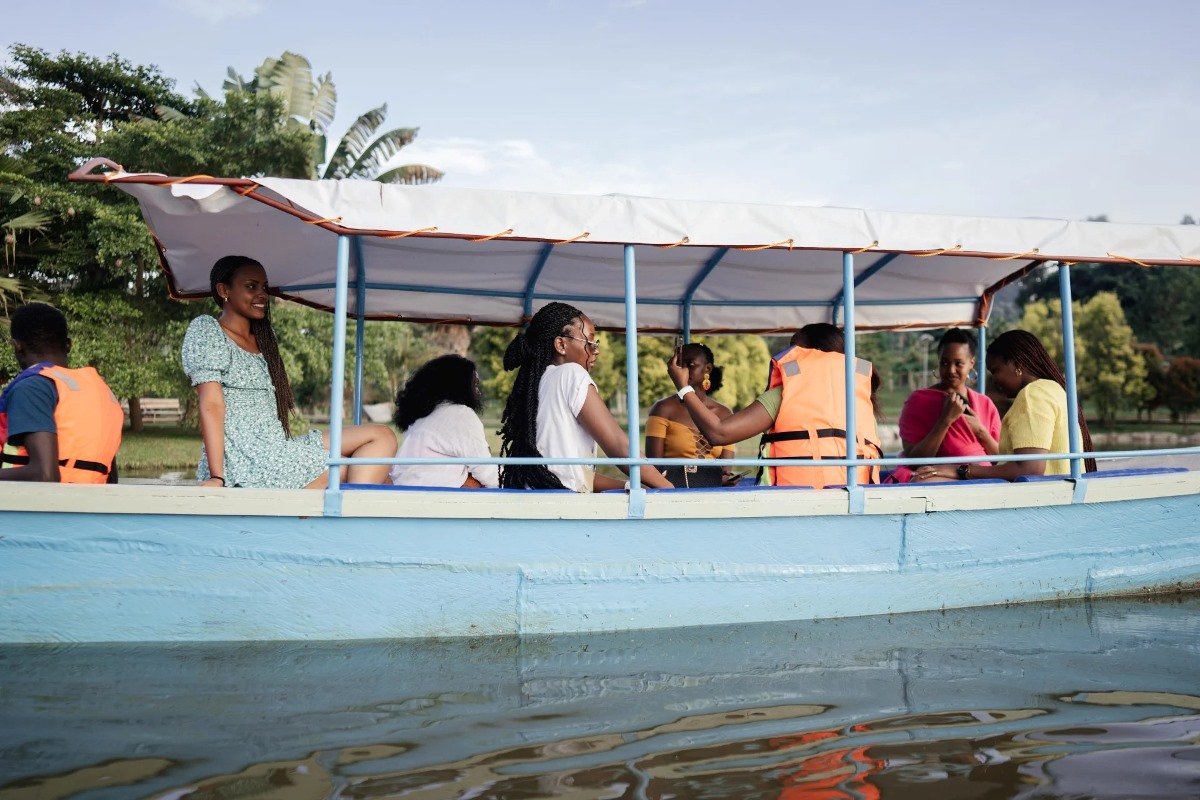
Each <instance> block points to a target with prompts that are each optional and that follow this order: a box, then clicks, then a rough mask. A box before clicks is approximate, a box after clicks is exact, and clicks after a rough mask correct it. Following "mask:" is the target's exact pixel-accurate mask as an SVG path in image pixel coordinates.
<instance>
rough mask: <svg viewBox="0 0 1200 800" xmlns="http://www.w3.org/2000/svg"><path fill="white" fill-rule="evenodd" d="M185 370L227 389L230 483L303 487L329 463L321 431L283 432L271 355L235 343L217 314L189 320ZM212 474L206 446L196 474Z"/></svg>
mask: <svg viewBox="0 0 1200 800" xmlns="http://www.w3.org/2000/svg"><path fill="white" fill-rule="evenodd" d="M183 371H184V372H186V373H187V376H188V378H190V379H191V381H192V385H193V386H198V385H199V384H201V383H210V382H216V383H220V384H221V388H222V389H223V390H224V392H225V474H224V476H223V477H224V478H225V485H226V486H244V487H254V488H268V489H301V488H303V487H305V486H307V485H308V484H310V483H312V481H313V480H314V479H316V478H317V476H319V475H320V474H321V473H322V472H324V471H325V470H326V469H328V458H329V452H328V451H327V450H326V449H325V445H324V443H323V442H322V440H321V432H320V431H310V432H309V433H307V434H305V435H303V436H297V437H296V438H294V439H289V438H287V437H286V436H285V435H284V433H283V426H282V425H280V424H279V417H278V416H276V413H275V386H274V384H272V383H271V375H270V373H269V372H267V362H266V359H264V358H263V357H262V355H261V354H256V353H247V352H246V351H245V350H243V349H242V348H241V347H239V346H238V345H237V344H235V343H234V341H233V340H232V339H230V338H229V337H228V336H226V335H225V331H224V330H222V328H221V324H220V323H219V322H217V320H216V319H214V318H213V317H196V319H194V320H192V323H191V324H190V325H189V326H188V329H187V334H186V335H185V336H184V337H183ZM209 474H210V473H209V471H208V454H207V453H205V452H204V450H203V447H202V448H201V451H200V464H199V466H197V467H196V479H197V480H200V481H204V480H207V479H208V477H209Z"/></svg>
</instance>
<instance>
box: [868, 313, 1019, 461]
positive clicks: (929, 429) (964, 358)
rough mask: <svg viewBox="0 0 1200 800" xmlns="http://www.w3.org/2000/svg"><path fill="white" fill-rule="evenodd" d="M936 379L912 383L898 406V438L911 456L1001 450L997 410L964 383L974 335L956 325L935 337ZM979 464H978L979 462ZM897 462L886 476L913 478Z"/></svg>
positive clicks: (972, 363) (971, 368)
mask: <svg viewBox="0 0 1200 800" xmlns="http://www.w3.org/2000/svg"><path fill="white" fill-rule="evenodd" d="M937 353H938V369H937V374H938V378H939V380H938V382H937V383H935V384H934V385H933V386H929V387H927V388H924V389H917V390H916V391H915V392H913V393H912V394H911V395H909V396H908V399H907V400H906V401H904V410H903V411H901V412H900V441H901V442H902V443H903V445H904V454H905V455H908V456H913V457H914V458H933V457H935V456H944V457H953V456H986V455H992V456H994V455H996V454H997V453H999V452H1000V443H999V442H998V441H997V439H998V438H999V437H1000V412H998V411H997V410H996V406H995V404H994V403H993V402H992V401H991V400H990V399H988V397H987V395H982V394H980V393H979V392H976V391H975V390H973V389H971V388H970V387H969V386H967V383H968V382H970V381H973V380H974V379H973V378H970V377H969V376H970V375H971V374H972V373H974V371H975V337H973V336H971V334H969V333H967V332H966V331H963V330H960V329H958V328H951V329H950V330H948V331H946V332H945V333H944V334H942V338H941V340H940V341H939V342H938V348H937ZM981 466H983V464H981ZM912 475H913V473H912V470H911V469H909V468H908V467H897V468H896V470H895V472H893V473H892V477H891V479H890V480H891V482H893V483H904V482H906V481H910V480H912Z"/></svg>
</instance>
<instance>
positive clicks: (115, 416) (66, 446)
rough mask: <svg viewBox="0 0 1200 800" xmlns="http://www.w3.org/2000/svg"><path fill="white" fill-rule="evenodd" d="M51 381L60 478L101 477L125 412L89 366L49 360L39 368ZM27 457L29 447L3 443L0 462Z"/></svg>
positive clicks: (94, 480) (21, 462)
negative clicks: (54, 392) (62, 364)
mask: <svg viewBox="0 0 1200 800" xmlns="http://www.w3.org/2000/svg"><path fill="white" fill-rule="evenodd" d="M38 374H39V375H41V376H43V377H46V378H49V379H50V380H52V381H54V388H55V389H57V390H58V405H57V406H55V407H54V424H55V426H56V427H57V428H58V465H59V481H60V482H61V483H105V482H106V481H107V480H108V470H109V467H110V466H111V465H112V463H113V458H115V457H116V455H117V450H118V449H119V448H120V447H121V425H122V424H123V423H124V421H125V412H124V411H122V410H121V404H120V403H119V402H118V401H117V398H116V397H115V396H114V395H113V393H112V390H111V389H109V388H108V384H106V383H105V382H104V379H103V378H101V377H100V375H99V373H97V372H96V370H94V369H92V368H91V367H81V368H79V369H67V368H66V367H58V366H48V367H45V368H44V369H42V370H41V372H39V373H38ZM28 463H29V451H28V450H26V449H25V448H24V447H17V446H16V445H13V444H12V443H11V442H6V443H5V444H4V449H3V453H2V454H0V467H16V466H22V465H24V464H28Z"/></svg>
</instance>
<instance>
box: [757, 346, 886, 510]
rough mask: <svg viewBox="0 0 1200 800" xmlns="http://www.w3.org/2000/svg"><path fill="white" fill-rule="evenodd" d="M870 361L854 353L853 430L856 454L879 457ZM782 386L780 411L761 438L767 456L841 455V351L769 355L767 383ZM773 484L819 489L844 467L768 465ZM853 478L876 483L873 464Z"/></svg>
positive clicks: (839, 477)
mask: <svg viewBox="0 0 1200 800" xmlns="http://www.w3.org/2000/svg"><path fill="white" fill-rule="evenodd" d="M872 369H873V367H872V366H871V362H869V361H864V360H862V359H858V363H857V365H856V370H855V376H854V377H855V380H854V387H855V392H854V405H855V418H854V419H855V426H856V428H857V430H856V431H855V433H856V437H857V441H858V446H857V447H856V452H857V455H858V456H859V457H860V458H879V456H880V452H881V450H880V447H879V444H878V442H879V433H878V431H877V430H876V428H875V412H874V409H873V408H872V406H871V370H872ZM776 386H782V387H783V403H782V404H781V405H780V407H779V416H777V417H776V418H775V424H774V426H773V427H772V428H771V430H770V431H768V432H767V434H766V435H765V436H763V441H764V442H767V443H768V444H769V445H770V448H769V451H768V455H769V456H770V457H771V458H803V459H813V460H820V459H821V458H845V457H846V430H845V426H846V357H845V356H844V355H843V354H841V353H827V352H825V351H824V350H812V349H810V348H807V347H791V348H789V349H787V350H785V351H784V352H782V353H780V354H779V355H777V356H775V357H774V358H773V359H771V378H770V381H769V385H768V387H767V388H769V389H773V388H775V387H776ZM770 470H771V484H772V485H774V486H812V487H814V488H817V489H820V488H822V487H824V486H834V485H841V484H845V483H846V468H845V467H818V466H804V467H771V468H770ZM857 475H858V483H860V484H865V483H878V482H879V468H878V467H859V468H858V469H857Z"/></svg>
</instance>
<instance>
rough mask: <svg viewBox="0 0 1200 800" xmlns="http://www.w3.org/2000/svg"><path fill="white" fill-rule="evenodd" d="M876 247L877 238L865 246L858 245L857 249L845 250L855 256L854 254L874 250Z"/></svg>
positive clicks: (877, 243)
mask: <svg viewBox="0 0 1200 800" xmlns="http://www.w3.org/2000/svg"><path fill="white" fill-rule="evenodd" d="M876 247H879V240H878V239H876V240H875V241H873V242H871V243H870V244H869V245H867V246H866V247H860V248H858V249H857V250H847V251H846V252H847V253H850V254H851V255H855V256H856V255H858V254H859V253H865V252H867V251H868V250H874V249H875V248H876Z"/></svg>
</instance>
